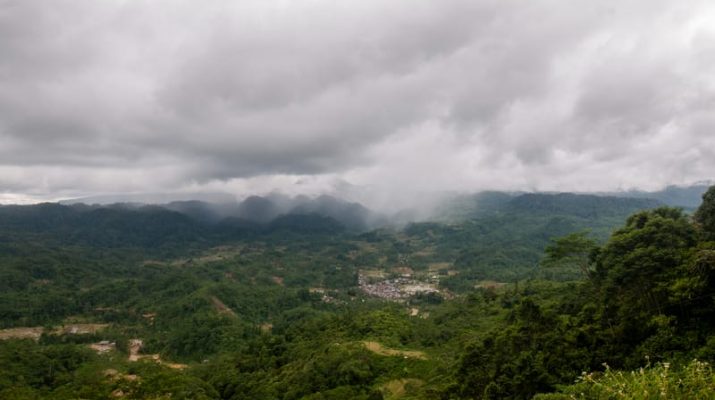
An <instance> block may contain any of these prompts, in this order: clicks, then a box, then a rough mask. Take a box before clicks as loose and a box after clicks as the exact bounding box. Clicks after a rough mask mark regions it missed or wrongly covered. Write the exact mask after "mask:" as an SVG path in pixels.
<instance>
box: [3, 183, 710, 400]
mask: <svg viewBox="0 0 715 400" xmlns="http://www.w3.org/2000/svg"><path fill="white" fill-rule="evenodd" d="M711 193H713V190H712V189H711V190H710V191H709V192H708V194H706V195H705V197H704V199H705V202H704V204H703V205H702V206H701V207H700V208H699V209H698V210H697V212H696V213H695V218H694V219H693V218H691V217H690V216H688V215H687V214H684V213H683V212H682V211H681V210H678V209H673V208H665V207H661V208H655V209H649V210H639V207H640V206H642V205H650V203H648V202H645V203H628V202H621V201H615V200H603V199H600V198H596V199H593V198H592V197H589V196H585V197H583V198H580V197H573V196H572V195H555V196H553V197H552V198H549V197H548V196H546V197H544V196H543V195H539V196H536V197H534V196H527V197H525V198H522V197H517V198H516V199H518V201H514V202H509V203H508V204H506V206H502V205H499V204H498V203H499V202H494V204H492V205H491V206H490V207H491V208H489V209H487V210H483V211H482V212H480V213H478V214H472V215H471V216H470V217H469V219H467V220H463V221H459V222H450V223H415V224H410V225H408V226H406V227H404V229H387V228H383V229H378V230H372V231H367V232H356V231H353V230H349V229H347V230H346V229H344V228H343V227H342V226H341V225H340V224H339V223H337V222H336V220H334V219H331V218H330V217H326V216H320V215H317V214H301V215H288V216H283V217H278V218H276V219H274V220H272V221H270V222H267V223H264V224H248V223H246V222H245V221H237V220H231V219H228V220H224V221H221V222H215V221H214V222H213V223H205V222H200V221H198V220H196V219H193V218H189V217H187V216H186V215H184V214H181V213H178V212H174V211H167V210H165V209H158V208H146V209H125V208H111V209H109V211H103V210H104V209H102V208H86V209H85V208H82V206H73V207H64V206H58V205H40V206H33V207H25V208H23V207H0V339H1V340H0V365H2V366H3V368H2V369H0V398H3V399H4V398H8V399H75V398H87V399H95V398H96V399H106V398H127V399H143V398H147V399H160V398H169V397H170V398H172V399H235V400H237V399H286V400H288V399H314V400H315V399H472V398H478V399H481V398H490V399H498V398H514V399H530V398H532V397H534V396H536V395H537V394H538V398H541V399H550V398H553V399H561V398H572V396H575V397H577V398H593V399H601V398H604V399H606V398H619V396H620V394H619V393H624V396H626V398H638V396H641V398H651V397H648V396H646V395H643V393H645V391H648V393H653V394H654V396H661V395H660V393H661V392H663V391H664V392H665V393H666V395H662V396H661V397H662V398H708V397H707V395H708V394H709V393H711V392H712V390H713V379H714V378H713V376H714V375H713V373H712V370H711V367H710V366H709V364H707V363H708V362H712V361H713V359H715V335H713V332H715V326H714V325H715V318H713V315H714V314H713V313H714V312H715V296H714V294H715V290H713V288H714V287H715V256H714V254H715V242H713V241H712V234H713V232H712V230H711V228H710V226H709V225H708V222H707V221H709V219H708V218H710V217H709V215H710V214H711V213H712V209H713V203H715V198H713V196H710V194H711ZM579 202H581V204H580V205H579ZM634 207H635V209H634ZM629 215H630V216H629ZM623 221H625V224H624V222H623ZM620 225H622V226H621V227H620V228H618V229H615V230H614V228H617V227H618V226H620ZM368 285H370V286H368ZM368 287H369V288H370V290H367V288H368ZM693 359H697V360H700V361H692V360H693ZM646 360H649V361H646ZM649 362H652V363H653V364H652V365H651V364H647V365H646V367H645V368H644V369H642V370H641V369H640V367H641V366H642V365H643V364H644V363H649ZM605 365H608V366H609V367H605ZM584 371H587V372H584ZM631 371H633V372H631ZM655 393H658V394H655Z"/></svg>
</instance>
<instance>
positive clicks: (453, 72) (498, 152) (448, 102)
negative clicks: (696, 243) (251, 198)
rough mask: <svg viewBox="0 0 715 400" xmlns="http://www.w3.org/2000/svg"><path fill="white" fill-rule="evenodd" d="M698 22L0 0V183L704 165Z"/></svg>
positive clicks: (648, 16)
mask: <svg viewBox="0 0 715 400" xmlns="http://www.w3.org/2000/svg"><path fill="white" fill-rule="evenodd" d="M713 26H715V6H713V5H712V4H711V3H710V2H708V1H695V2H688V4H687V5H683V4H682V2H677V1H674V0H673V1H666V0H659V1H645V0H630V1H606V2H599V3H597V4H584V3H581V2H573V1H566V0H562V1H558V0H557V1H549V2H539V3H533V2H529V3H524V2H518V1H509V0H507V1H503V0H499V1H497V0H479V1H472V0H445V1H439V2H415V1H411V0H395V1H388V2H385V1H376V0H375V1H372V0H368V1H354V2H353V1H344V2H333V1H311V2H298V1H296V2H282V1H266V0H260V1H258V0H255V1H242V2H230V1H218V2H211V3H210V4H202V5H201V6H197V5H196V3H195V2H191V1H188V0H186V1H178V2H177V1H162V0H159V1H156V0H155V1H133V2H121V1H103V2H96V1H90V0H62V1H56V2H52V3H51V4H48V3H47V2H41V1H38V0H22V1H20V0H6V1H2V2H0V54H2V57H0V192H2V193H5V195H4V197H3V198H11V199H18V198H21V197H22V196H23V195H24V196H26V197H29V198H55V197H62V196H71V195H76V194H93V193H107V192H113V191H134V192H136V191H152V192H155V191H157V190H187V189H191V190H202V189H206V190H228V191H236V192H242V191H248V190H271V189H275V188H277V189H281V190H285V191H301V190H314V191H324V190H340V188H341V187H344V185H345V182H350V183H351V184H356V185H358V186H370V187H371V188H373V189H374V190H376V191H380V190H384V191H388V192H389V191H393V192H400V193H402V194H405V193H412V191H425V190H430V189H434V190H465V191H468V190H478V189H485V188H494V189H546V190H559V189H561V190H589V189H592V190H604V189H615V188H628V187H645V188H654V187H658V186H661V185H665V184H668V183H685V182H691V181H695V180H700V179H708V178H712V171H713V170H715V157H713V151H714V150H713V149H715V142H714V139H713V137H715V135H714V134H713V130H712V128H713V127H715V121H714V120H713V118H712V116H711V111H712V109H713V105H715V79H713V77H712V74H711V73H710V72H709V71H710V69H711V65H712V62H713V60H715V28H712V27H713ZM351 187H352V186H351ZM373 189H371V190H373ZM0 200H1V199H0Z"/></svg>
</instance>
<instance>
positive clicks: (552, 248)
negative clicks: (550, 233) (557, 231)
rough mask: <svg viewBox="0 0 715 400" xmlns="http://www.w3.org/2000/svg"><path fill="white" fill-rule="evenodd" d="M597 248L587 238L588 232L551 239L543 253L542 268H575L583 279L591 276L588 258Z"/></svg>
mask: <svg viewBox="0 0 715 400" xmlns="http://www.w3.org/2000/svg"><path fill="white" fill-rule="evenodd" d="M596 248H597V246H596V241H595V240H593V239H591V238H590V237H588V232H586V231H582V232H576V233H571V234H568V235H566V236H562V237H560V238H556V239H551V243H550V244H549V245H548V246H546V249H544V252H545V253H546V258H545V259H544V261H543V262H542V265H543V266H546V267H553V266H557V265H558V266H576V267H578V269H579V270H580V271H581V274H582V275H583V276H584V278H588V277H589V276H590V274H591V271H590V269H589V256H590V255H591V253H593V251H594V250H595V249H596Z"/></svg>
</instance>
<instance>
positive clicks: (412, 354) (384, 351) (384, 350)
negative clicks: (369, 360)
mask: <svg viewBox="0 0 715 400" xmlns="http://www.w3.org/2000/svg"><path fill="white" fill-rule="evenodd" d="M362 344H363V345H365V348H366V349H368V350H370V351H371V352H373V353H375V354H379V355H381V356H400V357H404V358H415V359H418V360H426V359H427V354H425V353H424V352H423V351H419V350H396V349H391V348H388V347H384V346H383V345H382V344H380V343H378V342H371V341H367V340H366V341H363V342H362Z"/></svg>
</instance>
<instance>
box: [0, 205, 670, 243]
mask: <svg viewBox="0 0 715 400" xmlns="http://www.w3.org/2000/svg"><path fill="white" fill-rule="evenodd" d="M459 201H461V202H462V203H463V204H462V206H463V207H466V209H467V212H466V213H462V214H461V218H462V220H470V219H474V218H479V217H485V216H489V215H492V214H494V213H497V214H504V213H510V214H521V215H548V216H551V217H553V216H571V217H578V218H586V219H589V218H590V219H594V220H596V219H599V218H607V217H624V216H626V215H628V214H630V213H632V212H634V211H637V210H641V209H647V208H652V207H655V206H657V205H659V204H660V203H658V202H657V201H655V200H649V199H628V198H616V197H602V196H592V195H575V194H568V193H562V194H522V195H518V196H511V195H508V194H505V193H497V192H494V193H480V194H476V195H473V196H471V197H465V198H462V199H460V200H459ZM452 205H453V206H455V209H458V207H457V206H456V203H453V204H452ZM461 211H464V208H463V209H462V210H461ZM461 211H459V212H461ZM438 219H439V218H438ZM457 222H459V220H457ZM371 226H376V227H382V226H390V219H389V218H388V217H386V216H384V215H381V214H379V213H377V212H374V211H371V210H369V209H367V208H366V207H364V206H362V205H360V204H357V203H350V202H346V201H343V200H339V199H336V198H332V197H329V196H321V197H318V198H315V199H309V198H302V197H298V198H293V199H290V198H285V197H276V196H274V197H272V198H271V197H266V198H264V197H258V196H251V197H248V198H247V199H246V200H244V201H242V202H240V203H235V204H212V203H205V202H200V201H184V202H173V203H169V204H164V205H152V206H147V205H137V204H114V205H91V206H90V205H85V204H72V205H62V204H56V203H44V204H38V205H30V206H0V234H8V233H11V234H16V235H20V236H22V235H25V236H26V235H35V236H41V237H43V238H45V239H52V240H56V241H57V242H58V243H75V244H83V245H90V246H99V247H142V248H157V247H163V246H187V245H192V246H197V245H201V244H202V243H203V244H217V243H220V242H222V241H226V240H233V239H241V238H244V239H245V238H248V237H254V236H256V235H265V234H269V235H270V234H273V233H275V232H276V231H283V232H289V233H290V232H294V233H302V234H305V233H308V234H336V233H341V232H346V231H351V232H358V233H359V232H363V231H366V230H367V229H368V228H369V227H371Z"/></svg>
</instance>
